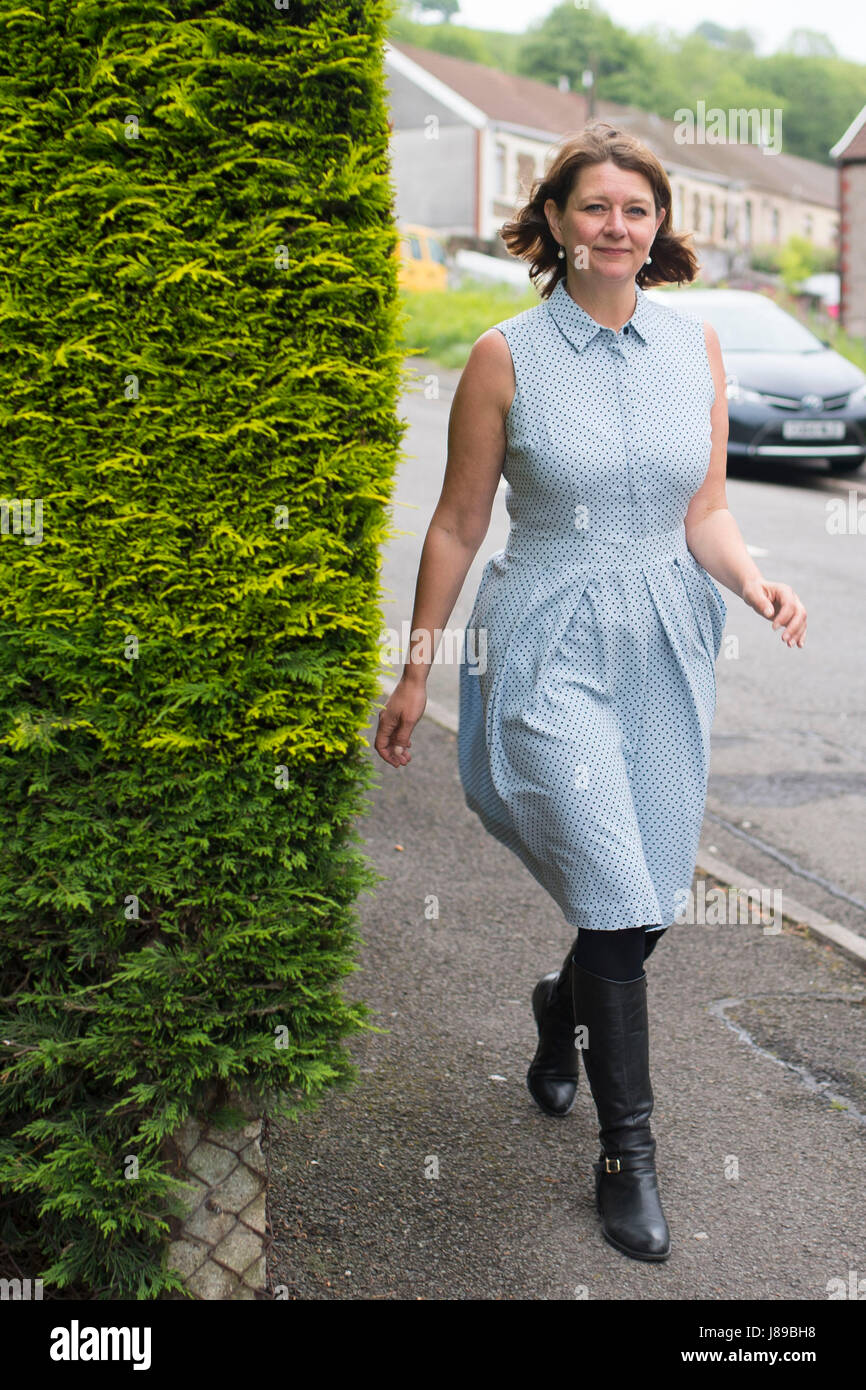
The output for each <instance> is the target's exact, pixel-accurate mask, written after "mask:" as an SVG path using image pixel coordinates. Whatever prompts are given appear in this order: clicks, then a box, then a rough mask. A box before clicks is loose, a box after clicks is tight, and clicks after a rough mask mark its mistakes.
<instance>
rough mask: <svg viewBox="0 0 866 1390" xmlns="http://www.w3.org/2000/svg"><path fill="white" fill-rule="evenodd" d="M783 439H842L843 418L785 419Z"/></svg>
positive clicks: (843, 429)
mask: <svg viewBox="0 0 866 1390" xmlns="http://www.w3.org/2000/svg"><path fill="white" fill-rule="evenodd" d="M782 438H783V439H844V438H845V422H844V420H786V421H785V423H784V424H783V426H782Z"/></svg>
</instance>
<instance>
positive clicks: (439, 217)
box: [385, 43, 866, 282]
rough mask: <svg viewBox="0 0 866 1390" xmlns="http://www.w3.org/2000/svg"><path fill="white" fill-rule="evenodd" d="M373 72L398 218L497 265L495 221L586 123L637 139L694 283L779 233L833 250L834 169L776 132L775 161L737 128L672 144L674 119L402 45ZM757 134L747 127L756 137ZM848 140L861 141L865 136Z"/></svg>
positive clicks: (729, 268) (728, 267) (730, 268)
mask: <svg viewBox="0 0 866 1390" xmlns="http://www.w3.org/2000/svg"><path fill="white" fill-rule="evenodd" d="M385 63H386V80H387V83H388V89H389V98H390V112H391V156H392V168H393V178H394V185H395V189H396V195H397V196H396V214H397V217H398V220H399V221H401V222H414V223H421V224H424V225H426V226H430V227H434V228H437V229H439V230H441V231H442V232H443V233H446V234H447V235H449V236H450V237H452V238H454V244H455V245H462V246H465V247H469V248H471V249H473V250H477V251H485V252H488V253H490V254H494V255H505V254H507V253H506V252H505V249H504V247H503V245H502V243H501V241H500V239H499V237H498V235H497V232H498V229H499V227H500V226H501V224H502V222H503V221H505V219H506V218H508V217H510V216H511V214H512V213H513V211H514V208H515V206H516V205H519V203H520V202H521V201H522V200H523V197H524V196H525V194H526V192H527V191H528V188H529V185H530V184H531V182H532V180H533V179H534V178H536V177H537V176H538V175H539V174H540V173H542V172H543V170H544V168H545V166H546V164H547V163H549V160H550V154H551V147H552V146H554V145H556V144H558V143H559V141H560V140H561V139H562V138H563V136H565V135H567V134H569V133H571V132H573V131H576V130H580V129H581V128H582V127H583V126H584V125H585V123H586V121H587V120H588V119H590V115H591V114H592V115H594V116H596V117H599V118H601V119H603V120H608V121H612V122H613V123H615V124H617V125H621V126H623V127H624V128H625V129H626V130H628V131H630V132H632V133H633V134H635V135H637V136H638V137H639V138H640V139H641V140H643V141H645V142H646V144H648V145H649V146H650V148H651V149H652V150H653V151H654V152H655V154H656V155H657V156H658V158H659V159H660V160H661V161H662V163H663V164H664V167H665V170H666V171H667V175H668V178H669V179H670V182H671V188H672V191H673V195H674V207H673V219H674V226H675V227H676V229H677V230H678V231H691V232H692V233H693V234H694V240H695V245H696V249H697V251H698V254H699V256H700V260H701V265H702V275H703V278H704V279H705V280H707V281H709V282H712V281H714V280H718V279H720V278H722V277H723V276H726V275H730V274H735V273H737V272H738V271H741V270H744V269H746V268H747V266H748V253H749V248H750V247H752V246H755V245H757V244H770V245H781V244H782V243H784V242H785V241H786V240H787V238H788V237H789V236H790V235H791V234H792V233H796V234H798V235H800V236H804V237H807V238H809V240H810V241H812V242H814V244H815V245H816V246H820V247H827V248H836V246H837V237H838V228H839V209H838V173H837V170H836V169H834V168H833V167H832V166H830V165H823V164H818V163H816V162H815V161H813V160H809V159H801V158H799V156H797V155H792V154H787V153H785V149H784V130H782V131H781V135H782V140H781V147H780V148H779V149H778V152H776V153H773V152H770V150H771V149H772V142H766V141H765V143H768V144H769V148H768V151H767V152H765V150H764V149H763V148H762V147H761V145H760V144H750V143H743V142H742V134H743V133H744V130H743V128H742V127H741V139H740V142H739V143H733V142H730V141H729V142H728V143H710V142H709V141H708V140H705V141H701V140H700V139H696V140H694V141H692V142H685V141H683V138H682V136H683V130H684V122H683V119H682V117H680V118H679V119H674V117H675V116H676V114H677V113H675V112H671V113H670V117H671V118H670V119H665V118H664V117H662V116H659V115H656V114H654V113H651V112H648V111H642V110H639V109H638V108H637V107H631V106H621V105H618V104H617V103H615V102H609V101H602V100H596V101H595V103H594V110H593V111H592V113H591V112H590V105H589V99H588V97H587V95H586V94H585V93H584V92H583V91H571V90H569V88H568V84H567V83H566V82H565V80H562V81H561V82H560V86H559V87H558V88H557V87H552V86H549V85H547V84H546V83H544V82H536V81H534V80H532V79H531V78H527V77H517V76H514V75H513V74H511V73H503V72H499V71H497V70H496V69H495V68H490V67H486V66H484V65H483V64H481V63H471V62H467V61H466V60H464V59H462V58H451V57H448V56H446V55H444V54H441V53H434V52H431V51H429V50H427V49H423V48H419V47H417V46H416V45H414V44H407V43H388V44H387V45H386V51H385ZM769 116H770V119H771V120H772V117H773V113H769ZM760 124H761V123H760V122H759V121H757V120H755V121H753V122H752V123H751V124H750V126H747V127H746V128H747V129H750V132H753V133H754V134H755V135H757V133H758V126H759V125H760ZM864 124H866V121H864ZM764 133H765V134H766V122H765V123H764ZM678 135H679V138H678ZM852 138H853V137H852ZM857 138H858V140H859V139H863V140H866V129H862V128H861V129H860V133H859V136H858V137H857ZM776 143H777V142H776ZM857 148H859V145H858V146H857ZM829 153H830V151H829V149H828V154H829ZM862 167H863V166H862V165H861V169H862Z"/></svg>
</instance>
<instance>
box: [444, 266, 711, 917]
mask: <svg viewBox="0 0 866 1390" xmlns="http://www.w3.org/2000/svg"><path fill="white" fill-rule="evenodd" d="M635 290H636V293H637V304H636V307H635V310H634V313H633V315H632V317H631V318H630V319H629V321H628V323H627V324H624V325H623V327H622V328H621V329H620V331H619V332H615V331H614V330H613V329H610V328H604V327H602V326H601V325H599V324H597V323H596V322H595V320H594V319H593V318H591V317H590V315H589V314H588V313H587V312H586V311H585V310H584V309H582V308H581V307H580V306H579V305H578V304H577V303H576V302H575V300H573V299H572V297H571V295H570V294H569V293H568V290H567V289H566V287H565V281H564V280H560V281H559V282H558V284H557V286H556V288H555V289H554V290H553V292H552V293H551V295H550V296H549V298H548V299H546V300H544V301H542V302H541V303H540V304H538V305H535V306H533V307H532V308H530V309H527V310H525V311H524V312H523V313H519V314H516V315H515V316H514V317H512V318H508V319H504V320H503V321H502V322H501V323H498V324H496V325H495V327H496V328H497V329H498V330H499V332H501V333H502V334H503V335H504V337H505V339H506V341H507V343H508V346H509V349H510V351H511V357H512V361H513V364H514V375H515V379H516V391H515V395H514V399H513V401H512V404H511V407H510V409H509V411H508V415H507V417H506V433H507V452H506V456H505V461H504V465H503V474H504V476H505V479H506V482H507V484H508V487H507V491H506V507H507V510H508V514H509V517H510V523H511V525H510V531H509V535H508V540H507V543H506V545H505V547H504V548H503V549H502V550H498V551H496V553H495V554H493V555H492V556H491V557H490V559H489V560H488V561H487V563H486V565H485V567H484V570H483V573H482V576H481V581H480V584H479V587H478V592H477V595H476V598H475V602H474V605H473V608H472V612H471V615H470V617H469V621H468V623H467V626H466V629H465V631H464V634H463V637H462V643H461V649H460V667H459V674H460V708H459V724H458V740H457V751H458V766H459V771H460V779H461V783H462V787H463V792H464V796H465V799H466V804H467V806H468V807H469V808H470V810H472V811H473V812H475V813H476V814H477V815H478V817H479V818H480V820H481V822H482V824H483V825H484V827H485V829H486V830H487V831H488V832H489V833H490V834H491V835H493V836H495V838H496V839H497V840H499V841H500V842H501V843H502V844H504V845H506V846H507V847H508V848H509V849H511V850H513V851H514V853H515V854H516V855H517V856H518V858H519V859H520V860H521V861H522V863H523V864H524V865H525V866H526V868H527V869H528V870H529V871H530V873H531V874H532V875H533V877H534V878H535V879H536V880H537V881H538V882H539V883H540V884H541V885H542V886H543V887H544V888H546V889H547V891H548V892H549V893H550V894H551V896H552V897H553V898H554V900H555V901H556V903H557V904H558V905H559V907H560V908H561V910H562V912H563V914H564V915H565V918H566V920H567V921H568V922H569V923H570V924H571V925H572V926H573V927H576V928H577V929H578V930H580V929H581V928H583V927H586V928H593V929H599V930H617V929H622V928H625V927H637V926H649V927H650V928H652V927H656V928H660V927H669V926H671V925H672V924H673V922H674V921H675V919H676V914H677V912H678V911H679V912H681V911H682V908H683V906H684V903H685V902H686V901H687V898H688V893H689V891H690V890H691V886H692V879H693V874H694V868H695V861H696V859H697V851H698V842H699V838H700V832H701V826H702V823H703V817H704V807H705V802H706V791H707V778H708V774H709V758H710V727H711V724H712V721H713V716H714V713H715V704H716V677H715V661H716V658H717V657H718V655H719V651H720V648H721V643H722V632H723V628H724V623H725V618H726V614H727V609H726V606H725V601H724V599H723V598H722V596H721V594H720V592H719V590H718V588H717V587H716V585H715V583H714V582H713V580H712V579H711V577H710V576H709V575H708V574H707V572H706V570H705V569H704V568H703V567H702V566H701V565H700V564H698V562H697V560H696V559H695V558H694V556H693V555H692V553H691V551H690V550H689V549H688V546H687V545H686V535H685V526H684V518H685V514H686V510H687V508H688V504H689V500H690V499H691V497H692V496H693V494H694V493H695V492H696V491H697V490H698V488H699V487H700V485H701V483H702V482H703V480H704V477H705V476H706V472H707V468H708V466H709V462H710V450H711V439H712V436H711V422H710V407H711V405H712V403H713V400H714V398H715V385H714V383H713V377H712V372H711V369H710V364H709V360H708V357H707V351H706V345H705V342H704V333H703V325H702V323H701V322H700V320H698V319H695V318H691V317H688V316H686V315H685V314H682V313H679V312H677V311H676V310H675V309H673V308H670V307H668V306H667V305H663V304H661V303H659V302H658V301H655V300H652V299H650V298H648V297H647V295H646V293H645V292H644V291H643V290H642V289H641V288H640V286H639V285H638V284H637V283H635Z"/></svg>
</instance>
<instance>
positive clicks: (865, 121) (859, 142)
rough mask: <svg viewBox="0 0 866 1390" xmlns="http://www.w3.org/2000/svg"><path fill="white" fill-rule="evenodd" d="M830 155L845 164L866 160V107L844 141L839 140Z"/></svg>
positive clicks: (857, 117)
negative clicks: (856, 160)
mask: <svg viewBox="0 0 866 1390" xmlns="http://www.w3.org/2000/svg"><path fill="white" fill-rule="evenodd" d="M830 153H831V155H832V156H833V158H834V159H840V160H841V161H842V162H843V164H847V163H848V162H849V161H852V160H855V159H858V160H859V159H866V106H864V107H863V110H862V111H861V112H860V114H859V115H857V116H855V117H854V119H853V121H852V122H851V124H850V125H849V127H848V129H847V130H846V131H845V134H844V135H843V136H842V139H841V140H837V142H836V144H835V145H834V146H833V148H832V150H831V151H830Z"/></svg>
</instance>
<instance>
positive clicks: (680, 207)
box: [676, 183, 686, 227]
mask: <svg viewBox="0 0 866 1390" xmlns="http://www.w3.org/2000/svg"><path fill="white" fill-rule="evenodd" d="M684 204H685V195H684V194H683V186H682V184H681V183H680V184H677V189H676V209H677V211H676V219H677V226H678V227H682V225H683V223H684V222H685V220H686V214H685V207H684Z"/></svg>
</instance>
